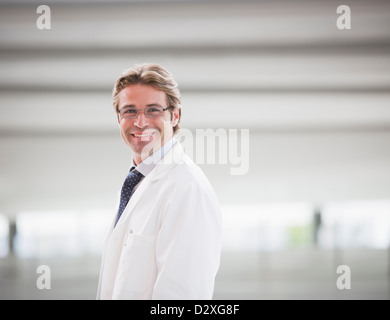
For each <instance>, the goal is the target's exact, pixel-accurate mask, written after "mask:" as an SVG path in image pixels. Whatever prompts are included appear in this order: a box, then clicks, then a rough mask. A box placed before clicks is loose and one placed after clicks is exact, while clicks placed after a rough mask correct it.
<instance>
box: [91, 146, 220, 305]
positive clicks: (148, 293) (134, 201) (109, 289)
mask: <svg viewBox="0 0 390 320" xmlns="http://www.w3.org/2000/svg"><path fill="white" fill-rule="evenodd" d="M114 221H115V217H113V222H112V226H111V228H110V231H109V233H108V235H107V237H106V240H105V243H104V245H103V255H102V264H101V270H100V279H99V286H98V294H97V298H98V299H203V300H204V299H211V298H212V295H213V290H214V279H215V276H216V273H217V271H218V268H219V263H220V251H221V223H222V215H221V211H220V207H219V204H218V201H217V198H216V195H215V193H214V190H213V188H212V187H211V185H210V183H209V181H208V180H207V178H206V176H205V175H204V174H203V172H202V171H201V169H200V168H199V167H198V166H197V165H196V164H195V163H194V162H193V161H192V160H191V159H190V158H189V157H188V156H186V155H185V154H184V152H183V148H182V146H181V145H180V143H176V145H175V146H174V147H173V148H172V149H171V150H170V151H169V152H168V154H167V155H166V156H165V157H164V158H163V159H162V160H161V161H160V163H158V164H157V165H156V167H155V168H154V169H153V170H152V171H151V172H150V173H149V174H148V175H147V176H146V177H145V178H144V179H143V181H142V182H141V184H140V185H139V186H138V188H137V189H136V190H135V192H134V194H133V195H132V198H131V200H130V201H129V203H128V205H127V207H126V208H125V210H124V211H123V214H122V216H121V218H120V219H119V221H118V224H117V225H116V226H115V228H113V227H114Z"/></svg>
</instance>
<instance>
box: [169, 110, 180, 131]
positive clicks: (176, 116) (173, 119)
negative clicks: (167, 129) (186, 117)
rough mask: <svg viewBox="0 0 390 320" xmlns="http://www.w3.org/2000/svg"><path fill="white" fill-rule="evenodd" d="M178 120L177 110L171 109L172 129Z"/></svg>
mask: <svg viewBox="0 0 390 320" xmlns="http://www.w3.org/2000/svg"><path fill="white" fill-rule="evenodd" d="M179 119H180V113H179V108H175V109H173V111H172V116H171V123H172V127H176V125H177V124H178V123H179Z"/></svg>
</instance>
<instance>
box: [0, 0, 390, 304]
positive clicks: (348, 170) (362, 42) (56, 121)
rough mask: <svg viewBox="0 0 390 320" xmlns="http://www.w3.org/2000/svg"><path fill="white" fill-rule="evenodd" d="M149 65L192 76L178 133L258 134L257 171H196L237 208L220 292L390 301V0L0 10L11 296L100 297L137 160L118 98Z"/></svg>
mask: <svg viewBox="0 0 390 320" xmlns="http://www.w3.org/2000/svg"><path fill="white" fill-rule="evenodd" d="M41 4H45V5H48V6H49V7H50V9H51V29H50V30H45V29H44V30H40V29H38V28H37V19H38V18H39V17H40V16H41V14H38V13H37V7H38V6H39V5H41ZM341 4H344V5H348V6H349V7H350V9H351V29H349V30H348V29H345V30H340V29H338V28H337V25H336V22H337V19H338V18H339V17H340V14H338V13H336V10H337V7H338V6H339V5H341ZM143 62H154V63H159V64H162V65H164V66H165V67H166V68H167V69H168V70H169V71H170V72H172V73H173V75H174V77H175V79H176V80H177V82H178V83H179V88H180V90H181V93H182V102H183V110H182V128H185V129H186V130H189V132H192V133H194V134H195V132H196V129H208V128H210V129H213V130H217V129H220V128H223V129H225V130H228V129H237V130H238V132H239V133H240V132H241V131H240V130H241V129H249V137H250V141H249V154H248V155H246V156H247V157H249V160H248V161H249V170H248V172H247V173H246V174H244V175H231V172H230V169H231V167H232V166H233V167H234V165H232V164H229V163H227V164H218V163H217V164H207V163H206V164H200V166H201V167H202V169H203V170H204V171H205V173H206V175H207V176H208V177H209V179H210V181H211V183H212V184H213V186H214V188H215V190H216V192H217V195H218V198H219V200H220V203H221V206H222V209H223V213H224V236H223V252H222V259H221V267H220V270H219V273H218V276H217V279H216V285H215V293H214V298H215V299H389V298H390V2H388V1H378V0H374V1H367V0H365V1H363V0H356V1H348V0H347V1H315V0H311V1H308V0H296V1H287V0H285V1H282V0H276V1H265V0H264V1H242V0H240V1H228V0H225V1H223V0H220V1H216V0H212V1H195V0H188V1H179V0H176V1H170V0H161V1H157V0H155V1H150V0H146V1H136V0H134V1H92V0H90V1H87V0H81V1H65V0H56V1H54V0H47V1H44V3H42V2H36V1H27V0H26V1H21V0H13V1H0V70H1V72H0V299H95V295H96V289H97V281H98V273H99V267H100V248H101V244H102V241H103V237H104V235H105V233H106V231H107V228H108V225H109V223H110V221H111V218H112V215H113V214H115V209H116V208H115V206H116V197H117V192H118V190H119V189H120V187H121V184H122V181H123V178H124V176H125V174H126V173H127V171H128V168H129V163H130V160H131V153H130V150H129V149H128V148H127V147H126V146H125V145H124V143H123V142H122V140H121V138H120V135H119V130H118V126H117V122H116V116H115V114H114V112H113V109H112V105H111V91H112V88H113V85H114V82H115V80H116V78H117V77H118V76H119V74H120V73H121V72H122V71H123V70H124V69H126V68H129V67H131V66H132V65H134V64H136V63H143ZM39 265H47V266H49V267H50V271H51V289H50V290H39V289H38V288H37V285H36V281H37V279H38V277H39V276H40V274H38V273H37V267H38V266H39ZM340 265H347V266H349V267H350V270H351V289H349V290H340V289H338V287H337V286H336V283H337V280H338V277H340V274H338V273H337V272H336V270H337V267H338V266H340Z"/></svg>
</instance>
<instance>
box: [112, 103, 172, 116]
mask: <svg viewBox="0 0 390 320" xmlns="http://www.w3.org/2000/svg"><path fill="white" fill-rule="evenodd" d="M126 107H128V108H133V109H134V110H137V114H136V115H135V116H134V117H131V118H128V117H124V116H122V115H121V110H122V109H124V108H126ZM153 107H155V108H156V107H158V108H162V111H163V113H162V114H161V115H160V116H152V117H150V116H147V115H146V114H145V112H144V110H145V109H146V108H153ZM173 108H174V107H173V106H168V107H166V108H164V107H162V106H160V105H150V106H146V107H145V108H144V109H143V110H141V109H137V108H135V107H131V106H124V107H122V108H121V109H118V111H117V114H118V118H119V117H120V118H122V119H137V118H138V116H139V113H140V112H143V113H144V115H145V117H146V118H148V119H153V118H160V117H162V116H163V115H164V112H165V111H167V110H168V109H173ZM171 118H172V114H171Z"/></svg>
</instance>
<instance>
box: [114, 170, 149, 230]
mask: <svg viewBox="0 0 390 320" xmlns="http://www.w3.org/2000/svg"><path fill="white" fill-rule="evenodd" d="M133 169H134V167H133V168H132V169H131V171H130V172H129V174H128V175H127V177H126V179H125V182H123V186H122V190H121V201H120V204H119V209H118V215H117V217H116V221H115V225H116V224H117V223H118V221H119V218H120V217H121V215H122V212H123V210H125V208H126V205H127V203H128V202H129V200H130V197H131V193H132V192H133V189H134V187H135V186H136V185H137V184H138V183H139V182H140V181H141V179H142V177H143V175H142V173H139V172H138V171H135V170H134V171H133Z"/></svg>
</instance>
